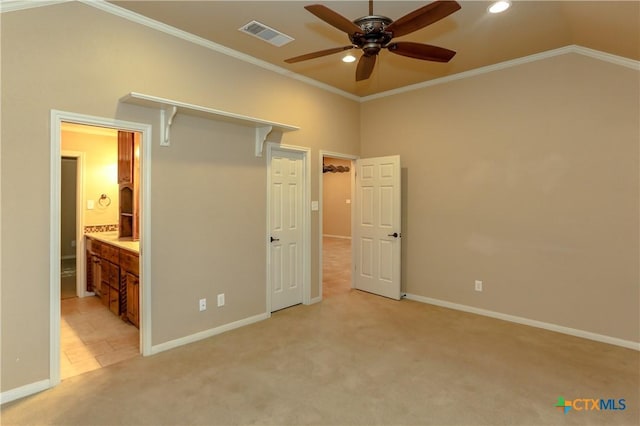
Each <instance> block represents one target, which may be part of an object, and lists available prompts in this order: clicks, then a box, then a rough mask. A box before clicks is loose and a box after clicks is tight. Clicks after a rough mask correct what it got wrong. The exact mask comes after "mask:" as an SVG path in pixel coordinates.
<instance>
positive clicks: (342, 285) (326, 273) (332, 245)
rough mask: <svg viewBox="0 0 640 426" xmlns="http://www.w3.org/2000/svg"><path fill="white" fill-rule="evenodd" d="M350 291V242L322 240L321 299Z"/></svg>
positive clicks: (344, 239) (330, 239)
mask: <svg viewBox="0 0 640 426" xmlns="http://www.w3.org/2000/svg"><path fill="white" fill-rule="evenodd" d="M350 291H351V240H349V239H346V238H335V237H323V238H322V297H323V298H326V297H332V296H336V295H338V294H342V293H348V292H350Z"/></svg>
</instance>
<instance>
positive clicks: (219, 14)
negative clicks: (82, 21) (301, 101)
mask: <svg viewBox="0 0 640 426" xmlns="http://www.w3.org/2000/svg"><path fill="white" fill-rule="evenodd" d="M110 3H112V4H114V5H117V6H119V7H122V8H125V9H128V10H129V11H132V12H135V13H138V14H141V15H144V16H146V17H148V18H151V19H154V20H157V21H159V22H162V23H165V24H168V25H170V26H173V27H176V28H178V29H181V30H183V31H186V32H189V33H191V34H194V35H197V36H199V37H202V38H204V39H208V40H210V41H213V42H215V43H217V44H220V45H223V46H226V47H228V48H231V49H233V50H236V51H238V52H242V53H244V54H247V55H250V56H252V57H255V58H258V59H260V60H262V61H265V62H268V63H271V64H274V65H276V66H278V67H282V68H284V69H287V70H290V71H293V72H295V73H298V74H301V75H303V76H306V77H308V78H311V79H314V80H317V81H320V82H322V83H325V84H328V85H330V86H333V87H335V88H337V89H340V90H342V91H345V92H348V93H351V94H353V95H356V96H367V95H372V94H375V93H379V92H384V91H387V90H391V89H396V88H400V87H404V86H407V85H411V84H416V83H421V82H425V81H428V80H432V79H436V78H440V77H445V76H448V75H451V74H457V73H460V72H463V71H468V70H472V69H477V68H480V67H484V66H488V65H493V64H496V63H500V62H504V61H508V60H512V59H517V58H521V57H524V56H528V55H532V54H535V53H540V52H545V51H548V50H552V49H557V48H560V47H564V46H568V45H574V44H575V45H580V46H583V47H587V48H591V49H596V50H599V51H603V52H606V53H610V54H613V55H618V56H622V57H625V58H629V59H633V60H640V2H638V1H517V0H516V1H514V2H513V6H512V7H511V8H510V9H509V10H508V11H507V12H505V13H503V14H499V15H490V14H488V13H487V7H488V6H489V5H490V2H487V1H459V3H460V4H461V5H462V9H461V10H459V11H457V12H455V13H454V14H452V15H450V16H448V17H446V18H444V19H442V20H440V21H438V22H436V23H434V24H432V25H430V26H428V27H426V28H423V29H421V30H418V31H415V32H414V33H411V34H409V35H406V36H404V37H401V38H398V39H394V41H414V42H420V43H428V44H433V45H436V46H441V47H446V48H448V49H451V50H455V51H456V52H457V55H456V56H455V57H454V58H453V59H452V60H451V61H450V62H449V63H445V64H442V63H434V62H428V61H421V60H416V59H411V58H406V57H403V56H399V55H394V54H391V53H389V52H388V51H386V50H383V51H382V52H381V53H380V57H379V59H378V62H377V64H376V68H375V70H374V72H373V74H372V76H371V78H370V79H369V80H366V81H362V82H356V81H355V69H356V64H357V63H356V62H354V63H351V64H346V63H343V62H342V61H341V60H340V59H341V57H342V56H343V55H342V54H339V53H338V54H334V55H330V56H326V57H322V58H317V59H312V60H308V61H305V62H299V63H295V64H287V63H285V62H284V60H285V59H287V58H290V57H293V56H298V55H302V54H305V53H310V52H314V51H317V50H323V49H328V48H332V47H339V46H345V45H349V44H350V41H349V39H348V37H347V35H346V34H344V33H342V32H341V31H339V30H338V29H336V28H334V27H332V26H330V25H329V24H327V23H325V22H323V21H321V20H320V19H319V18H317V17H316V16H314V15H313V14H311V13H309V12H308V11H307V10H305V9H304V6H305V5H309V4H315V3H320V4H324V5H325V6H327V7H329V8H331V9H332V10H334V11H336V12H337V13H339V14H341V15H342V16H344V17H347V18H348V19H350V20H354V19H356V18H358V17H361V16H364V15H368V2H367V1H363V0H360V1H316V2H310V1H130V0H127V1H111V2H110ZM427 3H429V2H428V1H374V14H376V15H384V16H387V17H390V18H392V19H394V20H395V19H398V18H399V17H401V16H404V15H405V14H407V13H409V12H411V11H413V10H415V9H417V8H419V7H421V6H423V5H425V4H427ZM252 20H256V21H259V22H261V23H263V24H265V25H267V26H269V27H272V28H274V29H276V30H278V31H281V32H283V33H285V34H287V35H289V36H291V37H293V38H294V39H295V40H294V41H293V42H291V43H289V44H287V45H285V46H283V47H276V46H272V45H271V44H269V43H267V42H264V41H262V40H260V39H258V38H255V37H252V36H250V35H247V34H244V33H242V32H240V31H238V29H239V28H240V27H242V26H243V25H244V24H246V23H248V22H250V21H252ZM351 52H354V54H355V55H356V56H359V51H357V50H352V51H351Z"/></svg>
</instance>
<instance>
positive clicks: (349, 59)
mask: <svg viewBox="0 0 640 426" xmlns="http://www.w3.org/2000/svg"><path fill="white" fill-rule="evenodd" d="M355 61H356V57H355V56H353V55H352V54H351V53H349V54H347V55H345V56H344V58H342V62H346V63H351V62H355Z"/></svg>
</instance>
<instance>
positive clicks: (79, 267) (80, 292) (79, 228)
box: [60, 140, 93, 297]
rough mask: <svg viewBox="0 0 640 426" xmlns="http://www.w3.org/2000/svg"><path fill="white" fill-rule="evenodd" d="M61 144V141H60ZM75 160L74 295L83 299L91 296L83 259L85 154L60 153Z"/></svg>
mask: <svg viewBox="0 0 640 426" xmlns="http://www.w3.org/2000/svg"><path fill="white" fill-rule="evenodd" d="M60 143H62V140H61V141H60ZM63 157H67V158H75V159H76V295H77V296H78V297H85V296H90V295H93V293H89V292H87V283H86V281H87V274H86V270H85V269H86V262H82V260H83V259H84V238H82V236H83V235H84V209H83V206H84V205H85V200H84V171H85V170H84V168H85V164H86V163H85V161H86V157H85V153H84V152H81V151H61V152H60V158H63Z"/></svg>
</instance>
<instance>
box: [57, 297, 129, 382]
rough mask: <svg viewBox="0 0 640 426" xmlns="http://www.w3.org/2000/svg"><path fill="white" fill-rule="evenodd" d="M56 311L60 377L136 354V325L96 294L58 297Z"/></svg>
mask: <svg viewBox="0 0 640 426" xmlns="http://www.w3.org/2000/svg"><path fill="white" fill-rule="evenodd" d="M60 312H61V321H60V350H61V354H60V377H61V379H63V380H64V379H66V378H69V377H73V376H77V375H78V374H82V373H86V372H87V371H92V370H96V369H98V368H101V367H106V366H107V365H111V364H115V363H116V362H120V361H123V360H126V359H130V358H134V357H137V356H140V351H139V349H138V348H139V333H138V329H137V328H135V327H134V326H133V325H131V324H129V323H126V322H124V321H122V320H121V319H120V318H119V317H117V316H115V315H114V314H112V313H111V311H109V309H107V308H106V307H105V306H104V305H103V304H102V303H101V302H100V299H99V298H98V297H95V296H89V297H83V298H78V297H74V298H70V299H64V300H61V301H60Z"/></svg>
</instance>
